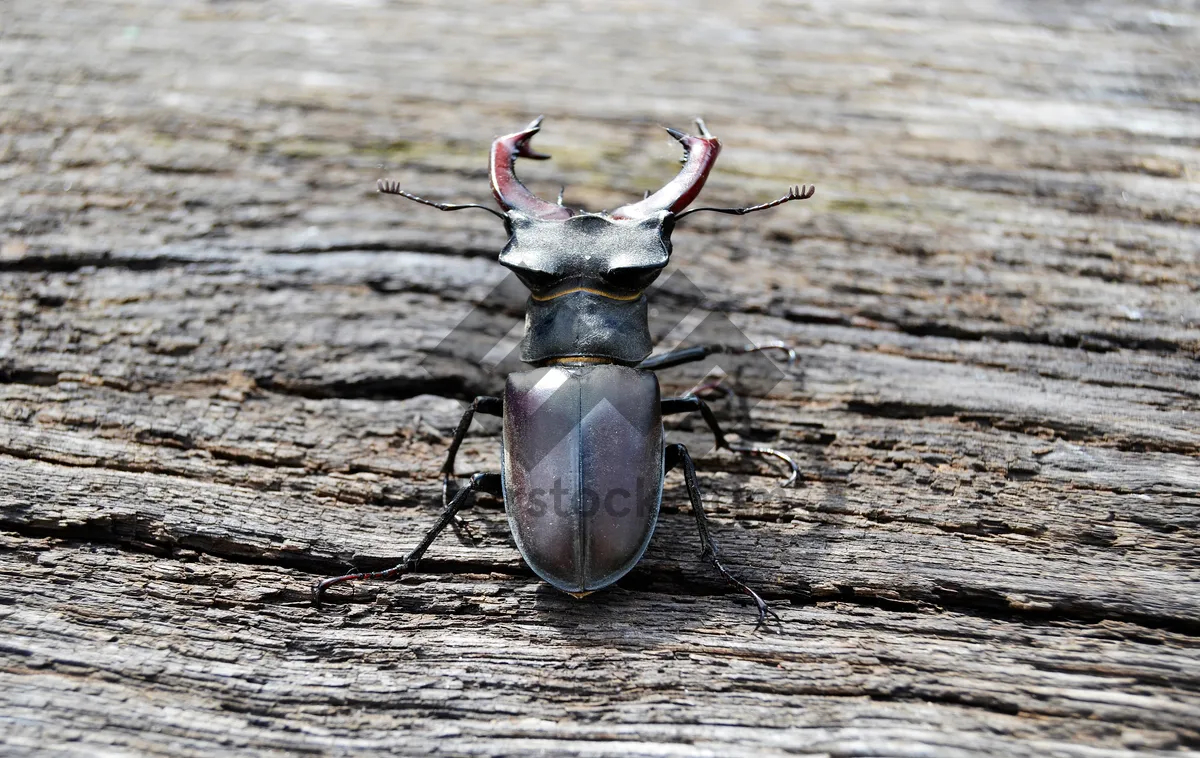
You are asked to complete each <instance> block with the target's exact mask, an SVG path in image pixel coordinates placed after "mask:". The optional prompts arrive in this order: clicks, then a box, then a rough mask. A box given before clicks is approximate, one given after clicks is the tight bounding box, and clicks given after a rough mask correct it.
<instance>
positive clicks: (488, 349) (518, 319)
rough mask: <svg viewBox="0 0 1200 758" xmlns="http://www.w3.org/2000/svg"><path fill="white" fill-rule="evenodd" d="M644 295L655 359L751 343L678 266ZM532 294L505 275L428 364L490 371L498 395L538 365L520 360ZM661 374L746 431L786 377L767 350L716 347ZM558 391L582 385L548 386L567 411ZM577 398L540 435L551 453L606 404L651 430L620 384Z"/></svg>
mask: <svg viewBox="0 0 1200 758" xmlns="http://www.w3.org/2000/svg"><path fill="white" fill-rule="evenodd" d="M646 295H647V299H648V301H649V303H650V309H649V326H650V334H651V337H652V339H653V341H654V345H655V348H654V352H653V355H654V356H659V355H662V354H664V353H670V352H672V351H676V350H683V349H686V348H691V347H698V346H704V345H725V346H729V347H734V348H741V347H745V346H749V345H752V344H753V343H752V342H751V340H750V339H749V338H748V337H747V336H746V335H745V334H744V333H743V332H742V330H741V329H739V328H738V327H737V325H735V324H734V323H733V322H732V321H731V320H730V319H729V317H728V316H727V315H726V314H725V313H723V312H721V311H720V310H719V309H717V308H714V307H712V305H711V304H710V302H709V299H708V298H707V297H706V296H705V294H704V292H703V291H702V290H701V289H700V288H699V287H697V286H696V284H695V283H694V282H692V281H691V279H689V278H688V277H687V276H686V275H684V274H683V273H682V272H680V271H674V272H671V273H670V274H669V275H668V276H665V277H663V278H662V279H660V280H659V282H658V283H656V284H655V285H654V286H653V287H651V288H650V289H649V290H648V291H647V293H646ZM528 296H529V292H528V290H526V289H525V287H524V285H522V284H521V282H520V280H519V279H517V277H516V276H515V275H514V274H511V273H509V274H507V275H506V276H505V277H504V278H503V279H502V280H501V281H500V282H499V283H497V284H496V285H495V286H494V287H493V288H492V289H491V290H490V291H489V292H488V293H487V295H485V296H484V297H483V298H482V299H481V300H480V301H479V302H478V303H477V304H476V305H475V306H474V307H473V308H472V309H471V310H470V312H468V313H467V315H466V316H465V317H464V318H463V319H462V321H460V322H459V323H458V325H457V326H455V327H454V329H452V330H451V331H450V333H449V334H447V335H446V337H445V338H444V339H442V341H441V342H440V343H438V345H437V346H436V347H435V348H434V349H433V350H432V351H430V352H429V353H428V354H427V357H426V358H425V359H423V361H422V363H423V364H424V363H426V362H428V361H431V360H437V361H439V362H441V361H445V360H446V359H452V360H454V361H455V362H456V363H458V364H460V365H464V364H465V365H468V366H472V367H474V368H473V369H472V370H476V371H481V372H483V374H484V375H485V382H484V383H485V384H488V385H490V387H491V390H490V391H489V393H488V394H496V395H499V394H500V393H501V391H502V389H503V387H504V383H505V379H506V377H508V375H509V374H513V373H517V372H525V371H532V370H534V369H532V368H531V367H530V366H529V365H527V364H525V363H523V362H521V360H520V352H521V350H520V347H521V340H522V338H523V336H524V326H525V321H524V312H525V303H526V300H527V298H528ZM655 373H656V374H657V375H658V377H659V381H660V383H661V385H662V395H663V397H672V396H680V395H686V394H694V395H697V396H699V397H702V398H706V399H708V400H709V401H710V402H711V403H712V405H713V407H714V410H716V411H717V412H718V416H719V418H720V419H721V424H722V427H723V428H724V431H725V432H726V433H728V432H744V431H745V430H746V427H747V424H748V422H749V419H750V416H751V413H752V411H753V410H754V408H755V407H756V406H757V405H758V404H759V403H761V402H763V401H764V400H765V399H766V398H767V397H768V396H769V395H770V394H771V393H772V392H773V391H774V390H775V389H776V388H777V387H778V386H779V385H780V384H781V383H783V382H784V381H785V380H786V379H787V375H786V374H785V372H784V371H783V370H782V369H781V368H780V366H779V364H777V363H776V362H775V361H774V360H772V358H771V357H768V356H767V355H766V354H764V353H761V352H750V353H746V354H729V353H721V352H717V353H713V354H711V355H708V356H706V357H704V358H702V359H700V360H697V361H694V362H689V363H684V364H681V365H678V366H674V367H670V368H666V369H661V370H658V371H656V372H655ZM557 391H561V392H572V393H579V391H580V390H579V387H578V386H577V385H576V384H573V383H570V382H567V383H564V384H563V385H562V386H561V388H548V389H547V390H546V391H545V392H544V393H543V394H544V397H543V398H542V399H541V400H540V402H539V403H538V405H539V407H541V408H545V409H548V410H553V409H561V408H562V407H563V404H562V403H556V402H554V401H553V400H554V395H555V392H557ZM634 394H635V395H637V394H640V393H637V392H635V393H634ZM643 402H644V401H643ZM579 403H580V404H579V406H578V408H579V413H578V415H577V416H575V421H574V422H573V423H561V424H550V425H549V426H550V427H552V430H550V431H549V434H550V436H552V437H555V438H556V439H543V440H540V441H539V444H538V445H537V446H536V447H537V448H538V449H540V450H543V451H548V450H549V449H551V448H553V447H554V446H555V444H556V443H557V442H559V441H560V439H561V438H563V437H565V436H566V435H568V434H570V433H571V432H572V431H575V430H576V429H577V427H578V424H579V423H582V422H583V420H585V419H587V418H588V416H589V414H590V413H591V412H592V411H593V410H594V409H596V408H597V407H598V406H600V405H601V404H603V405H605V406H611V408H613V409H615V410H616V411H617V412H619V413H620V414H621V415H622V416H624V417H625V420H626V421H628V422H629V424H630V426H631V427H632V429H630V430H629V433H631V434H636V433H638V430H641V433H642V434H643V435H646V434H649V433H650V432H651V431H652V430H650V429H644V428H643V427H645V426H646V424H647V420H646V416H647V414H646V413H645V411H644V407H643V405H641V404H639V402H638V399H637V398H631V397H628V396H627V394H626V388H625V387H623V386H622V385H609V386H606V387H601V388H599V390H598V391H590V390H589V391H587V392H583V393H582V394H580V396H579ZM534 412H537V411H536V410H535V411H534ZM476 421H477V422H478V423H479V424H480V425H481V426H483V428H484V429H485V430H487V431H489V432H495V431H497V430H498V428H499V420H498V419H493V418H488V417H481V416H476ZM563 421H564V422H566V421H568V420H567V419H563ZM696 452H699V451H696ZM539 460H540V457H539ZM537 462H538V461H537V460H534V461H530V460H522V461H521V464H522V465H523V466H532V465H536V463H537Z"/></svg>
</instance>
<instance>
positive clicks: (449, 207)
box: [378, 179, 507, 219]
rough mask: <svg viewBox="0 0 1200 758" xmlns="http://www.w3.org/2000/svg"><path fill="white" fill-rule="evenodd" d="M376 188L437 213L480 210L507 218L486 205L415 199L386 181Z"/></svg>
mask: <svg viewBox="0 0 1200 758" xmlns="http://www.w3.org/2000/svg"><path fill="white" fill-rule="evenodd" d="M378 186H379V191H380V192H382V193H383V194H385V195H399V196H400V197H406V198H408V199H409V200H412V201H414V202H417V203H420V204H422V205H432V206H433V207H434V208H437V209H438V210H439V211H461V210H463V209H465V208H479V209H480V210H485V211H487V212H488V213H490V214H492V215H493V216H496V217H498V218H502V219H503V218H507V216H505V215H504V214H503V213H501V212H500V211H498V210H496V209H495V208H489V207H487V206H486V205H479V204H478V203H461V204H458V205H455V204H452V203H435V202H434V201H432V200H426V199H425V198H423V197H417V196H416V195H414V194H412V193H411V192H405V191H404V190H402V189H400V185H399V184H397V183H396V182H393V181H389V180H387V179H380V180H379V185H378Z"/></svg>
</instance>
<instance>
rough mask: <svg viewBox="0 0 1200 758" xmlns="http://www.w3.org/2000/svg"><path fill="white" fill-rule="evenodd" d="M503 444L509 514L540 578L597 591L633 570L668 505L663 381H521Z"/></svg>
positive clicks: (584, 376) (647, 377) (646, 377)
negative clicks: (664, 483)
mask: <svg viewBox="0 0 1200 758" xmlns="http://www.w3.org/2000/svg"><path fill="white" fill-rule="evenodd" d="M503 439H504V463H503V469H502V471H503V477H504V503H505V510H506V511H507V513H508V520H509V525H510V526H511V528H512V532H513V536H514V537H515V538H516V541H517V547H518V548H519V549H520V551H521V555H522V556H523V557H524V558H525V560H526V561H527V562H528V563H529V565H530V567H531V568H532V569H533V570H534V572H536V573H537V574H538V576H540V577H542V578H543V579H545V580H546V581H547V582H549V583H550V584H552V585H554V586H555V587H557V588H558V589H560V590H563V591H565V592H588V591H591V590H596V589H600V588H601V587H605V586H607V585H609V584H612V583H613V582H615V581H616V580H618V579H620V578H621V577H622V576H623V575H624V574H625V573H626V572H628V571H629V570H630V569H631V568H633V566H634V564H636V563H637V562H638V559H639V558H641V557H642V553H644V552H645V550H646V545H647V544H648V543H649V542H650V536H651V534H652V533H653V532H654V524H655V522H656V521H657V520H658V508H659V503H660V502H661V499H662V479H663V429H662V411H661V406H660V398H659V391H658V380H657V379H656V378H655V376H654V374H652V373H650V372H648V371H639V370H637V369H633V368H629V367H626V366H618V365H611V364H600V365H590V366H552V367H548V368H541V369H537V370H534V371H527V372H523V373H518V374H512V375H510V376H509V377H508V384H507V386H506V387H505V391H504V438H503Z"/></svg>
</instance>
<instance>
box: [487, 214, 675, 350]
mask: <svg viewBox="0 0 1200 758" xmlns="http://www.w3.org/2000/svg"><path fill="white" fill-rule="evenodd" d="M672 221H673V214H671V213H669V212H667V211H660V212H658V213H655V214H654V215H652V216H648V217H646V218H641V219H636V220H632V219H614V218H612V217H611V216H608V215H606V214H600V213H580V214H578V215H574V216H571V217H570V218H567V219H541V218H533V217H530V216H526V215H524V214H521V213H519V212H516V211H509V213H508V227H509V232H510V235H511V236H510V238H509V241H508V244H507V245H506V246H505V248H504V250H503V251H502V252H501V253H500V263H501V264H503V265H504V266H506V267H508V268H509V269H511V270H512V271H513V272H514V273H515V274H516V275H517V276H518V277H519V278H520V279H521V281H522V282H523V283H524V284H525V286H527V287H528V288H529V289H530V291H531V293H532V294H531V296H530V298H529V309H528V312H527V315H526V320H525V340H524V342H523V343H522V345H521V359H522V360H523V361H526V362H529V363H534V364H542V363H547V362H551V361H554V360H556V359H567V358H590V359H603V360H610V361H613V362H615V363H630V364H632V363H637V362H638V361H640V360H642V359H643V358H645V357H646V356H647V355H649V354H650V349H651V347H652V345H651V342H650V331H649V325H648V323H647V307H646V298H645V295H644V294H643V292H644V290H645V289H646V288H647V287H648V286H649V285H650V284H651V283H652V282H653V281H654V280H655V279H656V278H657V277H658V275H659V273H660V272H661V271H662V269H663V268H664V267H665V266H666V265H667V263H668V261H669V260H670V256H671V231H672V228H673V223H672Z"/></svg>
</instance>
